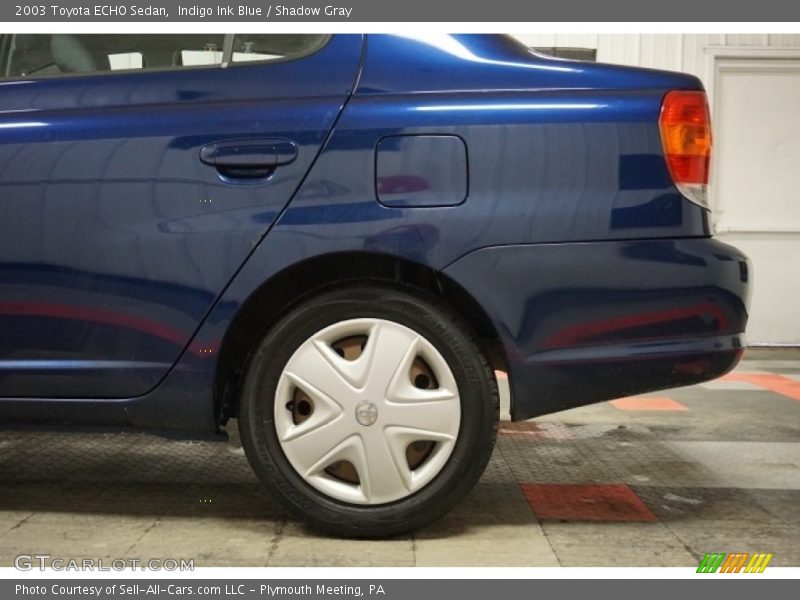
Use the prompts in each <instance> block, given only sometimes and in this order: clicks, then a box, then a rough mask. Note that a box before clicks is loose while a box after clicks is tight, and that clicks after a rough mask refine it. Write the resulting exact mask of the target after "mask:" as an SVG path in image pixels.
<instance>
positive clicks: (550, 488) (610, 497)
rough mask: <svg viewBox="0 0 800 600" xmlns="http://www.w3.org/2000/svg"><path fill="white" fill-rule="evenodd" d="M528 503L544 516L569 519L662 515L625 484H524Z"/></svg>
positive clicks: (647, 518) (635, 518) (643, 518)
mask: <svg viewBox="0 0 800 600" xmlns="http://www.w3.org/2000/svg"><path fill="white" fill-rule="evenodd" d="M520 487H521V488H522V492H523V493H524V494H525V498H526V499H527V500H528V504H530V505H531V509H532V510H533V512H534V513H535V514H536V516H537V517H538V518H540V519H558V520H565V521H626V522H628V521H631V522H632V521H639V522H648V523H653V522H657V521H658V518H657V517H656V516H655V515H654V514H653V513H652V512H651V511H650V509H649V508H647V506H646V505H645V503H644V502H642V501H641V500H640V499H639V496H637V495H636V494H635V493H634V491H633V490H632V489H631V488H629V487H628V486H627V485H624V484H602V485H597V484H593V485H572V484H551V483H523V484H520Z"/></svg>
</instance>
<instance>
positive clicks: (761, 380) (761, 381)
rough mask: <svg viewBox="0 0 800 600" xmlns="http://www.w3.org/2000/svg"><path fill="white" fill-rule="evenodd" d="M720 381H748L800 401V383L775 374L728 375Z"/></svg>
mask: <svg viewBox="0 0 800 600" xmlns="http://www.w3.org/2000/svg"><path fill="white" fill-rule="evenodd" d="M720 379H722V380H724V381H746V382H747V383H752V384H753V385H757V386H758V387H762V388H764V389H765V390H769V391H770V392H775V393H776V394H780V395H781V396H786V397H787V398H791V399H792V400H800V381H794V380H793V379H789V378H788V377H785V376H783V375H776V374H775V373H728V374H727V375H725V376H723V377H721V378H720Z"/></svg>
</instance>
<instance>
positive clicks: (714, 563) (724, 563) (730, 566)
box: [697, 552, 772, 573]
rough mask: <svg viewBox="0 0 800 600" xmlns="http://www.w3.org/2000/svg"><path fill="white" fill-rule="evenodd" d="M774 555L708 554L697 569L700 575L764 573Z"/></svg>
mask: <svg viewBox="0 0 800 600" xmlns="http://www.w3.org/2000/svg"><path fill="white" fill-rule="evenodd" d="M771 560H772V554H762V553H760V554H750V553H748V552H737V553H734V554H726V553H725V552H712V553H710V554H706V555H705V556H704V557H703V560H701V561H700V566H699V567H697V572H698V573H763V572H764V569H766V568H767V565H768V564H769V561H771Z"/></svg>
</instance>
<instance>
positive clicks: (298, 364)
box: [275, 319, 461, 504]
mask: <svg viewBox="0 0 800 600" xmlns="http://www.w3.org/2000/svg"><path fill="white" fill-rule="evenodd" d="M343 340H344V341H343ZM460 422H461V402H460V398H459V395H458V386H457V385H456V382H455V378H454V377H453V373H452V371H451V370H450V367H449V366H448V365H447V363H446V362H445V360H444V358H443V357H442V355H441V354H440V353H439V351H438V350H436V348H434V346H433V344H431V343H430V342H429V341H428V340H426V339H425V338H423V337H422V336H421V335H419V334H418V333H416V332H415V331H413V330H412V329H409V328H408V327H405V326H403V325H400V324H398V323H394V322H392V321H387V320H383V319H353V320H348V321H342V322H340V323H336V324H335V325H331V326H330V327H327V328H325V329H323V330H322V331H320V332H318V333H316V334H315V335H314V336H312V337H311V338H310V339H308V340H306V341H305V342H304V343H303V344H302V345H301V346H300V347H299V348H298V349H297V351H295V353H294V354H293V355H292V357H291V358H290V359H289V362H288V363H287V364H286V367H285V368H284V370H283V373H282V374H281V377H280V380H279V382H278V387H277V390H276V392H275V428H276V431H277V434H278V440H279V441H280V444H281V447H282V448H283V451H284V454H285V455H286V458H287V459H288V460H289V463H290V464H291V465H292V467H294V469H295V470H296V471H297V473H299V474H300V475H301V476H302V477H303V478H304V479H305V480H306V481H307V482H308V483H309V484H310V485H312V486H314V487H315V488H316V489H318V490H319V491H321V492H323V493H324V494H327V495H328V496H331V497H333V498H336V499H338V500H341V501H344V502H349V503H354V504H382V503H386V502H393V501H395V500H400V499H401V498H404V497H406V496H408V495H410V494H412V493H414V492H416V491H417V490H419V489H421V488H422V487H424V486H425V485H426V484H428V483H429V482H430V481H431V480H432V479H433V478H434V477H436V475H437V474H438V473H439V472H440V471H441V470H442V468H443V467H444V465H445V464H446V462H447V459H448V458H449V457H450V454H451V453H452V451H453V447H454V445H455V441H456V438H457V437H458V430H459V425H460Z"/></svg>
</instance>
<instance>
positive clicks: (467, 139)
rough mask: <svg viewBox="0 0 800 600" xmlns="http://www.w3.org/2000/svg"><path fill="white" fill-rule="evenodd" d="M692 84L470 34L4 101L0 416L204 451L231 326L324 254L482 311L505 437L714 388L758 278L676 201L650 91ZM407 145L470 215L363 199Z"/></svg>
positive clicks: (85, 80)
mask: <svg viewBox="0 0 800 600" xmlns="http://www.w3.org/2000/svg"><path fill="white" fill-rule="evenodd" d="M362 50H365V51H364V52H363V54H362ZM700 87H701V86H700V83H699V82H698V81H697V79H695V78H693V77H690V76H687V75H682V74H676V73H667V72H660V71H647V70H642V69H633V68H626V67H614V66H608V65H596V64H587V63H575V62H570V61H556V60H553V59H548V58H544V57H539V56H536V55H533V54H531V53H530V52H529V51H527V50H526V49H525V48H523V47H522V46H520V45H519V44H518V43H516V42H514V41H512V40H510V39H509V38H505V37H502V36H483V35H481V36H476V35H466V36H440V35H432V36H382V35H376V36H367V40H366V42H365V43H362V38H361V37H360V36H338V35H337V36H333V38H332V40H331V41H330V42H329V43H328V45H326V46H325V47H324V48H323V49H322V50H321V51H319V52H318V53H316V54H314V55H312V56H309V57H307V58H304V59H302V60H298V61H294V62H291V61H290V62H285V63H280V64H274V65H269V64H267V65H250V66H239V67H235V68H230V69H201V70H192V71H185V72H184V71H180V72H177V71H176V72H170V73H168V74H165V73H138V74H126V75H103V76H94V77H70V78H65V79H52V80H41V81H25V82H22V83H18V82H4V83H3V82H0V103H2V104H1V105H0V165H2V170H1V171H0V211H2V216H3V218H2V219H0V235H1V236H2V239H3V240H4V244H3V245H2V247H0V277H1V278H0V328H2V332H3V336H2V338H0V395H2V396H5V397H6V398H5V399H2V400H0V417H1V418H3V419H11V418H14V419H27V420H43V419H51V420H70V421H81V422H92V423H98V424H105V425H108V424H117V425H128V424H133V425H137V426H142V427H152V428H168V429H181V430H186V431H194V432H202V431H214V430H215V428H216V427H217V419H218V414H217V411H218V407H219V403H220V398H219V397H216V398H215V393H218V392H219V387H220V386H219V385H218V383H219V381H218V380H217V377H218V371H217V367H218V358H219V355H220V350H221V349H223V348H224V347H225V346H226V345H227V344H229V343H230V341H231V340H230V336H229V335H228V334H229V332H230V330H231V326H232V323H234V322H235V320H236V318H237V315H239V314H241V313H240V311H241V310H242V309H243V308H242V307H245V306H247V301H248V299H249V298H251V297H253V294H254V293H255V292H256V291H257V290H261V289H267V290H268V291H269V289H270V288H269V286H270V285H271V282H273V281H278V280H279V279H276V278H279V277H280V276H281V274H285V273H287V272H290V271H291V270H292V269H295V268H297V266H298V265H303V264H308V263H309V262H310V261H314V260H318V259H323V258H325V257H330V256H336V255H343V256H348V257H353V260H352V265H353V269H354V272H353V273H352V274H351V275H353V276H357V275H358V271H357V269H358V264H359V263H358V257H359V256H363V255H370V256H390V257H393V258H395V259H397V260H401V261H405V262H406V263H413V264H417V265H420V266H422V267H424V268H426V269H429V270H431V272H438V273H439V277H441V278H442V279H443V280H444V281H447V282H454V284H455V285H458V286H460V287H461V288H462V289H463V290H465V291H466V293H467V294H468V295H470V296H472V297H473V298H474V299H475V300H477V302H478V304H479V305H480V306H481V307H482V309H483V310H484V311H485V312H486V313H487V315H488V317H489V319H490V320H491V322H492V323H493V324H494V327H495V330H496V332H497V335H498V337H499V338H500V340H501V342H502V344H503V348H504V350H505V355H506V356H505V359H506V361H507V363H508V367H509V371H510V374H511V381H512V386H513V389H514V392H515V393H514V414H515V417H516V418H527V417H528V416H531V415H534V414H541V413H544V412H548V411H553V410H559V409H561V408H566V407H568V406H574V405H578V404H582V403H586V402H591V401H596V400H600V399H605V398H609V397H614V396H618V395H624V394H628V393H634V392H635V391H642V390H644V389H652V388H655V387H659V386H667V385H677V384H682V382H692V381H697V380H700V379H703V378H708V377H713V376H716V375H717V374H719V373H721V372H723V371H724V370H725V369H727V368H730V367H732V366H733V364H735V362H736V360H737V359H738V353H739V350H740V347H741V345H742V333H743V332H744V327H745V321H746V302H745V299H746V296H747V289H748V283H749V282H748V279H749V271H748V270H747V269H748V267H747V263H746V260H745V259H744V258H743V257H742V256H741V255H740V254H739V253H738V252H736V251H735V250H733V249H730V248H729V247H727V246H723V245H721V244H718V243H717V242H714V241H712V240H709V231H708V224H707V217H706V214H705V212H704V211H703V210H702V209H701V208H699V207H698V206H696V205H694V204H692V203H691V202H689V201H687V200H686V199H685V198H683V197H682V196H681V195H680V193H679V192H678V191H677V189H676V188H675V187H674V186H673V184H672V182H671V179H670V177H669V174H668V172H667V170H666V165H665V163H664V159H663V154H662V149H661V140H660V135H659V131H658V126H657V119H658V114H659V111H660V105H661V99H662V98H663V95H664V94H665V93H666V91H668V90H669V89H678V88H679V89H700ZM351 91H352V92H351ZM417 135H418V136H451V137H455V138H458V139H461V140H463V143H464V145H465V146H466V149H467V152H466V154H467V156H468V163H469V164H468V170H469V187H468V195H467V198H466V200H465V201H463V202H461V203H459V204H458V205H455V206H414V207H408V206H405V205H403V203H402V202H400V203H397V204H399V205H396V206H387V205H385V204H386V203H384V204H381V203H380V202H378V199H377V194H378V190H377V189H376V178H377V174H376V148H378V146H379V144H380V141H381V140H383V139H386V138H387V137H388V136H417ZM240 140H244V143H239V141H240ZM265 140H267V141H265ZM283 141H286V142H288V143H289V144H293V145H296V146H297V148H298V154H297V158H296V159H295V160H292V161H287V162H285V163H283V164H280V165H277V164H276V168H275V170H274V173H272V174H271V175H269V176H268V177H265V178H261V179H259V178H255V179H252V178H247V177H244V178H242V177H229V176H227V175H226V173H225V172H218V171H217V170H216V167H215V165H213V164H205V163H204V162H203V160H201V158H202V157H201V156H200V152H201V148H203V147H208V146H209V144H220V143H223V144H228V145H230V144H233V147H234V149H235V150H234V151H228V150H226V151H225V152H226V159H225V160H231V159H229V156H230V155H231V154H233V155H241V154H245V155H255V156H256V159H252V158H249V159H248V161H250V162H251V163H252V162H254V161H255V162H264V160H265V159H264V155H265V154H269V153H271V150H265V148H266V147H268V146H270V145H276V147H277V146H280V144H282V143H283ZM225 147H226V148H228V147H229V146H225ZM281 147H283V146H281ZM218 149H219V146H214V147H213V148H212V150H207V151H206V152H207V153H208V155H207V156H206V162H209V160H210V158H209V157H210V156H211V155H212V154H213V155H214V156H216V154H215V153H216V152H217V151H218ZM248 153H249V154H248ZM276 155H281V156H283V154H282V151H281V152H278V150H276ZM276 160H277V159H276ZM281 160H283V159H281ZM234 162H235V161H234ZM400 164H402V161H400ZM409 164H411V163H409ZM228 166H230V165H228ZM239 166H241V165H239ZM415 170H419V169H411V171H415ZM228 175H229V174H228ZM416 175H418V173H416V172H409V173H402V172H400V171H398V172H396V173H393V174H392V177H401V178H402V177H404V176H408V177H407V178H406V179H404V180H403V181H404V182H405V183H408V182H409V181H411V182H412V183H413V185H412V184H409V185H411V187H412V188H413V187H414V185H417V187H419V183H418V182H417V180H416V179H413V176H416ZM414 182H416V183H414ZM390 183H392V182H390ZM378 185H380V182H378ZM417 191H418V192H421V191H422V190H417ZM265 286H266V287H265ZM456 308H458V307H456ZM670 311H673V312H670ZM675 311H677V312H675ZM625 319H628V321H626V320H625ZM703 361H705V362H703ZM610 373H613V377H608V376H607V375H608V374H610ZM44 397H50V399H49V400H46V399H43V398H44Z"/></svg>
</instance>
